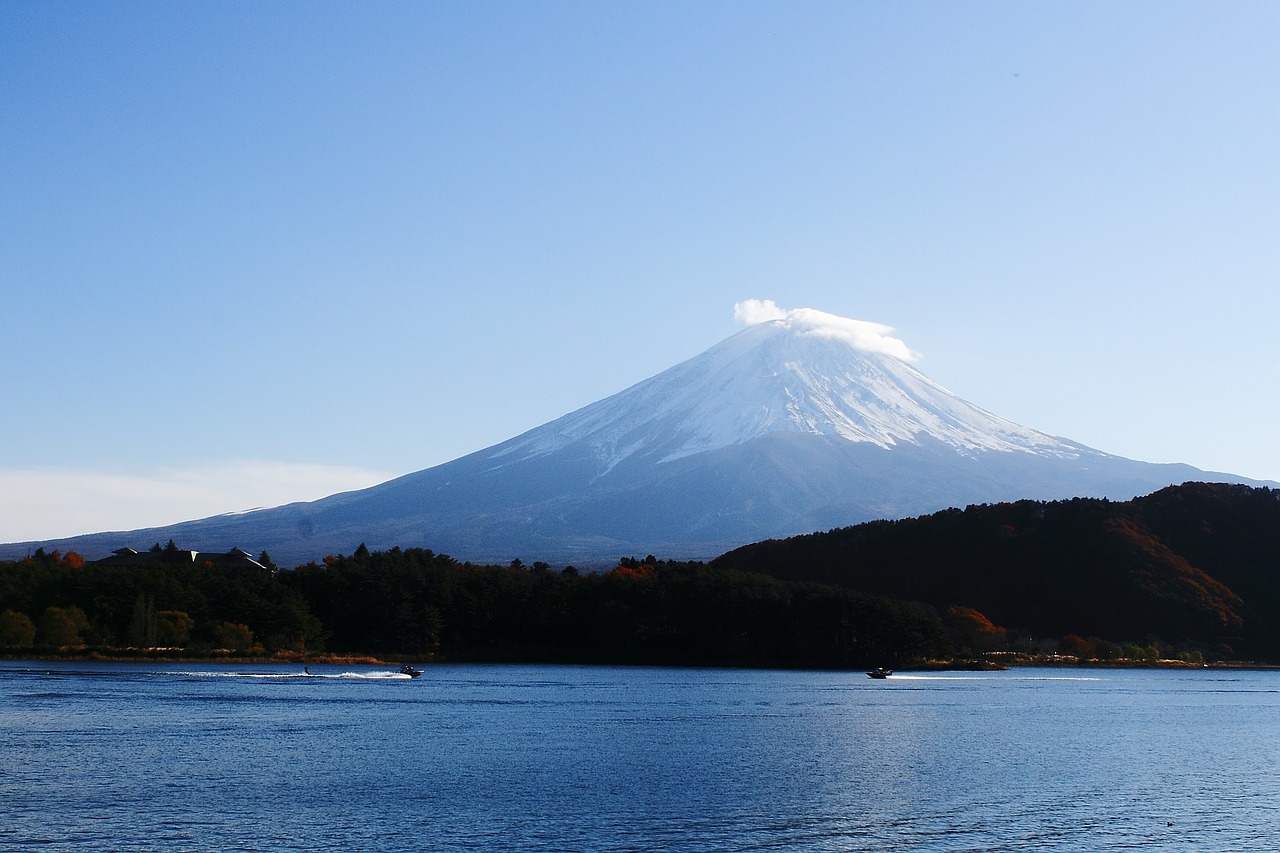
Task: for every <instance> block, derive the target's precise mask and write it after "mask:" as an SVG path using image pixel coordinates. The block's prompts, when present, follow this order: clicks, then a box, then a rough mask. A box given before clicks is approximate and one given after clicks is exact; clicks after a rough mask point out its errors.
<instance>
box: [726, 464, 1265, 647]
mask: <svg viewBox="0 0 1280 853" xmlns="http://www.w3.org/2000/svg"><path fill="white" fill-rule="evenodd" d="M712 565H713V566H715V567H716V568H723V569H727V570H731V571H747V572H756V573H760V574H767V575H771V576H773V577H776V578H779V579H781V580H787V581H809V582H816V583H822V584H831V585H836V586H844V587H849V588H852V589H856V590H859V591H861V592H867V593H874V594H878V595H884V596H888V597H890V598H894V599H899V600H909V601H919V602H924V603H926V604H931V605H933V606H934V607H936V608H938V609H939V610H940V611H945V610H946V609H947V608H950V607H964V608H970V609H972V610H975V611H977V612H979V613H981V614H982V615H983V616H984V617H985V618H987V619H989V620H990V622H992V623H994V624H996V625H999V626H1001V627H1003V628H1005V629H1008V630H1010V631H1016V632H1019V633H1020V634H1021V636H1022V637H1023V638H1026V637H1028V636H1031V637H1035V638H1045V637H1053V638H1059V637H1063V636H1066V635H1070V634H1075V635H1078V636H1079V637H1081V638H1089V637H1102V638H1106V639H1107V640H1110V641H1117V640H1122V641H1135V640H1136V641H1140V642H1143V643H1147V642H1150V641H1152V640H1156V639H1158V640H1161V641H1166V642H1174V643H1177V644H1181V645H1185V644H1187V643H1188V642H1190V643H1192V644H1194V645H1197V646H1199V648H1200V650H1201V651H1203V652H1204V653H1206V654H1207V655H1208V656H1210V657H1212V658H1214V659H1226V660H1238V659H1254V660H1276V659H1278V658H1280V584H1277V582H1276V567H1277V565H1280V490H1277V489H1269V488H1252V487H1248V486H1242V485H1234V484H1223V483H1217V484H1208V483H1184V484H1183V485H1180V486H1171V487H1168V488H1164V489H1161V490H1159V491H1157V492H1155V493H1153V494H1151V495H1147V496H1144V497H1139V498H1135V499H1134V500H1131V501H1124V502H1118V501H1100V500H1096V499H1081V498H1078V499H1073V500H1067V501H1054V502H1043V501H1017V502H1013V503H1000V504H984V505H981V506H970V507H968V508H966V509H964V510H951V511H942V512H938V513H934V514H931V515H928V516H922V517H919V518H911V519H904V520H898V521H882V522H867V523H864V524H860V525H856V526H853V527H846V528H842V529H839V530H831V531H828V532H825V533H812V534H808V535H803V536H797V537H793V538H789V539H779V540H773V541H768V542H759V543H755V544H752V545H746V546H744V547H742V548H738V549H735V550H733V551H731V552H729V553H727V554H724V555H722V556H721V557H719V558H717V559H716V560H715V561H714V562H713V563H712ZM1002 642H1003V638H1002ZM1104 657H1105V655H1104Z"/></svg>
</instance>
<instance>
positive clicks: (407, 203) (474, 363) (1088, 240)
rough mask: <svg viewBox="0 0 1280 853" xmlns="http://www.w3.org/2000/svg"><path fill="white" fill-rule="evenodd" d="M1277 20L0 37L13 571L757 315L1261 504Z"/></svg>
mask: <svg viewBox="0 0 1280 853" xmlns="http://www.w3.org/2000/svg"><path fill="white" fill-rule="evenodd" d="M1277 44H1280V4H1276V3H1273V2H1256V3H1250V2H1240V3H1230V4H1218V3H1208V2H1205V3H1180V2H1167V1H1166V0H1162V2H1127V3H1126V2H1122V3H1111V2H1097V3H1054V4H1049V3H1026V2H1015V3H999V2H981V3H979V2H937V3H923V2H902V3H888V2H876V3H857V2H833V3H806V2H778V3H766V2H723V3H717V2H707V3H694V4H689V3H684V2H673V3H661V2H644V3H633V4H622V3H598V2H580V3H564V2H548V3H537V2H531V3H507V2H502V3H482V2H468V3H461V2H459V3H376V4H373V3H360V4H355V3H351V4H328V3H315V2H306V3H289V2H275V3H256V2H255V3H236V2H190V3H158V2H149V3H129V2H109V3H108V2H102V3H96V2H68V3H54V2H46V3H25V2H16V0H11V2H7V3H4V4H2V5H0V287H3V294H4V302H3V311H2V312H0V338H2V341H3V349H2V350H0V351H2V352H3V356H2V358H3V362H2V364H3V371H2V375H0V394H2V395H3V399H4V401H5V402H6V404H7V405H6V411H5V416H4V419H3V427H2V429H3V432H2V433H0V435H3V439H4V440H3V441H2V442H0V493H3V495H4V497H3V498H0V540H5V541H12V540H16V539H28V538H43V537H51V536H55V535H68V534H73V533H81V532H88V531H91V530H99V529H107V528H120V527H137V526H144V525H152V524H161V523H168V522H172V521H178V520H182V519H185V518H191V517H199V516H204V515H209V514H213V513H216V512H222V511H232V510H240V509H245V508H248V507H251V506H257V505H265V504H277V503H284V502H287V501H289V500H295V499H313V498H317V497H321V496H323V495H324V494H328V493H331V492H333V491H338V490H340V489H343V488H349V487H354V486H359V485H368V484H371V483H372V482H376V481H378V480H380V479H384V478H386V477H389V476H392V475H396V474H401V473H407V472H410V471H414V470H418V469H421V468H425V467H428V466H431V465H434V464H437V463H440V462H444V461H447V460H449V459H452V458H455V457H457V456H460V455H462V454H465V453H468V452H470V451H473V450H478V449H480V448H482V447H485V446H488V445H490V444H493V443H496V442H498V441H501V440H503V439H506V438H509V437H511V436H513V435H515V434H517V433H520V432H522V431H524V430H526V429H528V428H531V427H533V426H536V425H538V424H541V423H544V422H546V421H548V420H551V419H552V418H554V417H557V416H559V415H561V414H564V413H566V412H568V411H571V410H573V409H575V408H578V407H579V406H582V405H584V404H586V403H589V402H592V401H594V400H597V399H599V398H601V397H604V396H607V395H608V394H611V393H613V392H615V391H618V390H621V389H622V388H624V387H626V386H628V385H630V384H632V383H634V382H637V381H639V380H641V379H644V378H646V377H648V376H650V375H652V374H654V373H657V372H658V371H660V370H662V369H665V368H666V367H669V366H671V365H673V364H675V363H676V362H678V361H681V360H683V359H685V358H688V357H690V356H693V355H695V354H697V353H699V352H701V351H702V350H704V349H706V348H707V347H709V346H711V345H713V344H715V343H716V342H718V341H720V340H721V339H723V338H725V337H727V336H728V335H730V334H732V333H733V332H735V331H736V330H737V328H738V327H737V326H735V325H734V320H733V310H732V309H733V305H734V303H735V302H737V301H739V300H742V299H747V298H757V299H772V300H774V301H776V302H777V303H779V304H780V305H782V306H784V307H789V308H794V307H813V308H818V309H821V310H823V311H828V312H831V313H834V314H840V315H843V316H847V317H854V318H859V319H864V320H871V321H875V322H879V323H884V324H887V325H890V326H893V327H894V328H895V329H896V330H897V331H896V335H897V336H898V337H900V338H902V339H903V340H905V341H906V343H907V344H908V345H909V346H910V347H911V349H913V350H915V351H916V352H918V353H921V354H922V355H923V359H922V360H921V361H920V362H919V363H918V365H917V366H918V367H920V369H922V370H923V371H925V372H926V373H927V374H929V375H930V376H931V377H932V378H934V379H935V380H937V381H939V382H941V383H942V384H943V385H945V386H947V387H948V388H950V389H951V390H953V391H955V392H956V393H958V394H960V395H961V396H963V397H965V398H966V399H968V400H970V401H972V402H974V403H977V404H978V405H980V406H983V407H985V408H987V409H990V410H992V411H994V412H996V413H998V414H1000V415H1003V416H1005V417H1008V418H1011V419H1013V420H1016V421H1019V422H1021V423H1024V424H1026V425H1029V426H1032V427H1035V428H1037V429H1040V430H1043V431H1046V432H1050V433H1054V434H1057V435H1063V436H1067V437H1069V438H1071V439H1074V440H1077V441H1081V442H1084V443H1086V444H1089V445H1091V446H1094V447H1097V448H1099V449H1101V450H1105V451H1108V452H1111V453H1117V454H1120V455H1124V456H1129V457H1132V458H1136V459H1143V460H1147V461H1154V462H1171V461H1180V462H1188V463H1191V464H1193V465H1196V466H1199V467H1202V468H1207V469H1213V470H1223V471H1229V472H1233V473H1238V474H1242V475H1245V476H1251V477H1257V478H1268V479H1280V446H1278V442H1277V440H1276V428H1277V424H1278V423H1280V401H1278V399H1277V396H1278V395H1277V389H1280V335H1278V334H1277V325H1278V323H1277V320H1278V319H1280V295H1278V294H1280V261H1278V253H1280V216H1278V209H1280V156H1278V153H1277V152H1280V51H1278V50H1277V49H1276V45H1277Z"/></svg>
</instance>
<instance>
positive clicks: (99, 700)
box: [0, 662, 1280, 851]
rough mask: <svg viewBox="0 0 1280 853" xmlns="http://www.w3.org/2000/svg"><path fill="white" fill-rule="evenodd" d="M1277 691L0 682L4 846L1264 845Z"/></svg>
mask: <svg viewBox="0 0 1280 853" xmlns="http://www.w3.org/2000/svg"><path fill="white" fill-rule="evenodd" d="M1277 689H1280V674H1278V673H1269V672H1225V673H1224V672H1217V671H1210V670H1204V671H1156V672H1147V671H1103V670H1085V671H1080V670H1065V671H1064V670H1014V671H1010V672H1002V673H929V674H920V675H916V674H912V673H902V674H895V675H893V676H892V677H890V678H889V679H885V680H880V681H877V680H872V679H868V678H867V677H866V676H865V674H863V673H860V672H857V673H813V672H774V671H739V670H672V669H644V668H634V669H631V668H607V667H601V668H590V667H555V666H527V667H517V666H436V667H428V668H427V669H426V672H425V674H424V675H423V676H422V677H421V678H417V679H412V680H411V679H409V678H408V677H407V676H403V675H401V674H400V673H398V672H396V671H394V670H387V669H385V668H377V667H369V668H356V667H350V666H347V667H334V666H312V667H311V673H310V674H308V673H306V672H300V671H299V668H298V667H296V666H292V667H288V666H239V667H237V666H205V665H195V664H182V665H163V664H160V665H157V664H150V665H129V664H101V665H98V664H85V663H78V664H67V665H53V664H45V663H20V662H8V663H0V803H4V814H5V820H4V821H3V822H0V846H9V847H12V848H14V849H28V848H40V849H45V850H77V851H79V850H93V851H96V850H104V851H105V850H113V851H114V850H124V851H141V850H148V851H151V850H160V851H169V850H175V851H176V850H196V849H228V848H243V849H253V850H334V851H336V850H344V851H345V850H353V849H372V850H390V851H400V850H404V851H408V850H475V849H485V848H497V849H507V850H566V851H568V850H603V851H613V850H618V851H621V850H652V849H669V850H680V851H721V850H759V849H783V850H841V851H850V850H854V851H858V850H867V851H872V850H948V851H970V850H972V851H977V850H1015V849H1016V850H1061V851H1068V850H1070V851H1077V850H1101V849H1118V848H1120V849H1122V848H1126V847H1138V846H1142V847H1143V848H1144V849H1157V850H1159V849H1180V850H1186V849H1208V850H1255V849H1262V847H1265V846H1267V844H1269V843H1270V841H1271V839H1272V838H1273V837H1274V833H1275V832H1276V830H1277V829H1280V827H1278V826H1277V822H1278V820H1280V814H1278V812H1277V810H1278V809H1280V779H1278V778H1277V775H1278V774H1280V770H1278V769H1277V768H1278V767H1280V761H1277V759H1278V758H1280V754H1278V753H1280V747H1277V745H1276V738H1275V734H1276V729H1277V724H1280V711H1278V710H1277V701H1278V699H1280V697H1278V694H1277Z"/></svg>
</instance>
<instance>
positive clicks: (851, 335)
mask: <svg viewBox="0 0 1280 853" xmlns="http://www.w3.org/2000/svg"><path fill="white" fill-rule="evenodd" d="M733 317H734V319H735V320H737V321H738V322H739V323H742V324H743V325H745V326H754V325H756V324H758V323H769V322H773V321H778V320H780V321H782V322H783V323H785V324H786V325H787V327H788V328H797V329H801V330H803V334H807V335H815V336H818V337H824V338H835V339H837V340H842V341H844V342H845V343H847V344H848V345H849V346H851V347H853V348H855V349H860V350H864V351H866V352H874V353H879V354H881V355H888V356H892V357H894V358H896V359H900V360H901V361H915V360H917V359H918V358H920V356H919V354H918V353H915V352H912V351H911V349H910V347H908V346H907V345H906V343H904V342H903V341H902V340H901V339H900V338H895V337H893V336H891V335H890V334H889V333H890V332H892V331H893V327H892V326H885V325H883V324H881V323H872V322H870V321H867V320H853V319H850V318H849V317H839V316H837V315H835V314H828V313H827V312H826V311H818V310H817V309H815V308H781V307H779V306H778V304H777V303H776V302H774V301H773V300H772V299H744V300H743V301H741V302H739V303H737V304H736V305H734V306H733Z"/></svg>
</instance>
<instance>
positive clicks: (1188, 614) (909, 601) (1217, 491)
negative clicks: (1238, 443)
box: [0, 484, 1280, 668]
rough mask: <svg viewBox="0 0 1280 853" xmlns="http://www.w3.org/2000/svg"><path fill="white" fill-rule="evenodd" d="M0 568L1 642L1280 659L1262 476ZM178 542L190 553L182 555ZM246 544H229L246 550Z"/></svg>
mask: <svg viewBox="0 0 1280 853" xmlns="http://www.w3.org/2000/svg"><path fill="white" fill-rule="evenodd" d="M176 550H177V549H176V546H175V545H174V544H173V543H170V545H169V547H168V548H167V549H161V548H160V547H159V546H158V545H157V547H156V549H155V558H154V559H146V558H145V555H143V556H142V557H140V558H138V559H135V560H133V561H132V562H129V563H127V564H121V563H120V562H119V561H116V562H112V561H111V560H109V559H107V560H101V561H86V560H85V559H84V558H83V557H82V556H81V555H77V554H74V553H70V554H60V553H58V552H56V551H55V552H51V553H44V552H43V551H37V552H35V553H34V554H32V555H31V556H30V557H28V558H25V559H22V560H17V561H12V562H5V563H0V652H2V653H4V654H7V655H9V656H22V655H108V656H127V655H143V654H148V655H155V654H170V655H173V656H210V657H216V656H225V655H239V656H268V657H269V656H273V655H274V656H282V657H293V658H296V657H303V658H306V657H308V656H314V655H319V654H342V655H381V656H384V657H413V658H415V659H420V660H453V661H548V662H552V661H554V662H578V663H602V664H603V663H621V664H662V665H723V666H774V667H834V668H842V667H850V668H852V667H864V666H872V665H894V666H899V667H902V666H909V665H920V666H923V665H934V666H938V665H958V666H970V665H980V663H979V662H981V661H987V662H991V661H997V660H998V661H1006V662H1007V661H1014V662H1018V661H1038V662H1045V661H1055V662H1065V661H1070V662H1097V663H1109V664H1122V663H1133V664H1144V663H1145V664H1151V663H1155V662H1157V661H1169V660H1180V661H1182V662H1185V663H1188V664H1198V663H1201V662H1221V661H1241V660H1249V661H1255V662H1260V663H1276V662H1280V492H1276V491H1272V490H1270V489H1253V488H1249V487H1244V486H1225V485H1207V484H1184V485H1183V486H1178V487H1171V488H1169V489H1165V490H1162V491H1160V492H1157V493H1156V494H1154V495H1151V496H1148V497H1146V498H1139V499H1136V500H1134V501H1129V502H1110V501H1105V500H1090V499H1077V500H1072V501H1061V502H1050V503H1045V502H1033V501H1023V502H1017V503H1010V504H995V505H983V506H973V507H969V508H967V509H965V510H950V511H946V512H942V513H936V514H934V515H931V516H925V517H922V518H918V519H909V520H905V521H898V522H875V523H871V524H864V525H858V526H856V527H850V528H843V529H840V530H833V531H829V532H827V533H822V534H813V535H811V536H804V537H796V538H793V539H788V540H778V541H770V542H763V543H759V544H757V545H752V546H747V547H745V548H742V549H738V550H736V551H733V552H730V553H729V554H726V555H724V556H722V557H720V558H718V559H716V560H713V561H711V562H709V563H702V562H680V561H671V560H660V559H656V558H654V557H652V556H650V557H645V558H643V559H636V558H632V557H628V558H623V559H621V560H619V561H618V563H617V565H616V566H615V567H613V568H612V569H611V570H609V571H601V572H585V571H584V572H579V571H578V570H576V569H574V568H573V567H563V568H552V567H551V566H549V565H547V564H545V563H541V562H535V563H533V564H531V565H525V564H524V563H523V562H521V561H520V560H513V561H512V562H511V563H509V564H507V565H475V564H472V563H467V562H461V561H459V560H456V559H454V558H452V557H450V556H447V555H444V554H437V553H434V552H432V551H430V550H425V549H408V550H401V549H400V548H392V549H390V550H384V551H370V550H369V549H367V548H365V547H364V546H363V545H362V546H360V548H358V549H357V550H356V551H355V552H354V553H352V554H350V555H330V556H326V557H324V558H323V559H322V560H317V561H315V562H311V563H308V564H306V565H302V566H298V567H295V568H291V569H279V568H277V567H275V566H273V565H271V562H270V558H269V556H268V555H265V554H264V555H262V556H261V557H260V558H259V559H258V560H257V561H255V560H252V559H244V560H241V561H239V562H234V561H233V562H230V563H226V562H223V563H216V562H215V561H207V560H206V561H202V560H200V559H198V558H197V559H193V560H188V561H186V562H183V561H180V560H173V559H165V558H164V555H165V553H166V552H168V553H170V554H172V553H173V552H175V551H176ZM182 553H188V554H190V553H193V552H182ZM241 553H242V552H241Z"/></svg>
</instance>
